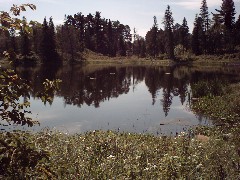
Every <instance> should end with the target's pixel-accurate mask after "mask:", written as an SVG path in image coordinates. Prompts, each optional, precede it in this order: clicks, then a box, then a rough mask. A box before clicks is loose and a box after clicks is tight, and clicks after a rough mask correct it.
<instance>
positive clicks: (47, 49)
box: [40, 18, 59, 63]
mask: <svg viewBox="0 0 240 180" xmlns="http://www.w3.org/2000/svg"><path fill="white" fill-rule="evenodd" d="M40 50H41V56H42V60H43V62H44V63H55V62H56V61H58V60H59V59H58V56H57V51H56V35H55V27H54V24H53V21H52V18H50V19H49V23H48V22H47V20H46V18H44V21H43V24H42V41H41V48H40Z"/></svg>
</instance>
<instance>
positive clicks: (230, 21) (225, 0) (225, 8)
mask: <svg viewBox="0 0 240 180" xmlns="http://www.w3.org/2000/svg"><path fill="white" fill-rule="evenodd" d="M216 11H217V12H218V13H219V15H220V17H221V19H220V21H221V23H223V24H224V26H225V30H224V44H225V49H226V50H227V51H232V50H233V49H234V47H233V44H234V43H233V42H234V36H233V28H234V24H235V14H236V11H235V5H234V2H233V0H222V5H221V9H220V10H217V9H216Z"/></svg>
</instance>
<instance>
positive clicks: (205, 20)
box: [200, 0, 209, 32]
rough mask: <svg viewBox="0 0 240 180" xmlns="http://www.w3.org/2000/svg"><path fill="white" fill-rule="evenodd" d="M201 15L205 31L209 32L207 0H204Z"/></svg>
mask: <svg viewBox="0 0 240 180" xmlns="http://www.w3.org/2000/svg"><path fill="white" fill-rule="evenodd" d="M200 17H201V18H202V27H203V31H204V32H207V31H208V30H209V12H208V6H207V1H206V0H202V6H201V8H200Z"/></svg>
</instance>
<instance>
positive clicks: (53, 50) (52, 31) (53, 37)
mask: <svg viewBox="0 0 240 180" xmlns="http://www.w3.org/2000/svg"><path fill="white" fill-rule="evenodd" d="M48 37H49V39H48V46H49V53H50V54H49V57H50V58H56V56H57V51H56V34H55V27H54V24H53V20H52V17H50V19H49V32H48Z"/></svg>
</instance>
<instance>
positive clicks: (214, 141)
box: [1, 127, 240, 179]
mask: <svg viewBox="0 0 240 180" xmlns="http://www.w3.org/2000/svg"><path fill="white" fill-rule="evenodd" d="M209 130H210V129H209ZM204 131H205V132H207V131H208V130H207V129H205V130H204ZM210 131H211V132H212V130H210ZM196 132H203V129H200V127H199V128H198V129H197V130H196ZM215 132H216V133H217V131H215ZM209 135H210V140H209V142H201V141H198V140H196V139H194V138H192V137H191V136H189V135H188V134H186V133H182V134H180V135H179V136H178V137H155V136H152V135H141V134H130V133H116V132H111V131H108V132H102V131H93V132H88V133H86V134H82V135H78V134H74V135H67V134H62V133H59V132H51V131H48V130H45V131H42V132H39V133H35V134H33V133H30V134H29V133H24V132H22V134H19V135H18V136H20V137H25V138H27V139H26V140H27V141H28V142H29V143H30V144H32V145H33V147H32V149H34V150H29V151H27V152H29V153H28V155H29V156H30V155H31V158H30V159H31V160H32V161H30V162H28V163H26V165H29V166H28V167H26V168H25V171H21V170H22V165H20V163H21V162H22V161H17V155H14V160H15V161H14V162H15V163H17V162H18V163H19V164H15V165H16V166H14V168H15V171H16V172H20V171H21V173H22V174H23V173H24V175H25V176H24V178H26V179H28V178H30V177H31V178H33V179H34V178H44V177H45V178H47V177H48V178H54V179H74V178H77V179H186V178H188V179H209V178H213V179H221V178H227V179H236V178H237V177H238V169H239V165H238V163H239V160H240V159H239V155H238V149H237V147H238V146H237V145H238V144H236V143H235V142H237V141H235V140H236V138H237V137H236V136H233V137H230V138H228V139H227V140H226V139H225V136H223V135H222V134H219V133H217V134H215V133H212V134H209ZM3 138H5V137H3V136H1V142H2V141H4V140H5V139H3ZM43 148H44V149H45V150H46V151H47V152H49V157H48V158H45V157H46V156H45V155H47V154H48V153H47V152H45V151H42V156H40V157H36V156H34V155H33V154H34V152H35V151H38V152H41V149H43ZM15 157H16V158H15ZM36 158H39V160H40V159H41V160H40V161H38V163H37V164H34V160H35V159H36ZM31 163H32V164H31ZM31 165H34V166H35V167H36V170H35V171H32V169H31ZM4 175H5V176H4V177H5V178H7V177H13V175H14V174H12V172H11V171H6V173H5V174H4Z"/></svg>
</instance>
